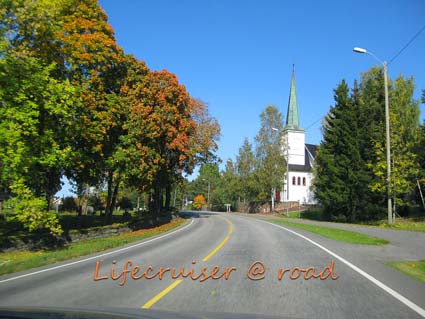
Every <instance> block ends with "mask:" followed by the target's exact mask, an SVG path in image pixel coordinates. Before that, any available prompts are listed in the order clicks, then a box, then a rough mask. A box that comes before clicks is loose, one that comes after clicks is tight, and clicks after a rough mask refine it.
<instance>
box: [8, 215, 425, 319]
mask: <svg viewBox="0 0 425 319" xmlns="http://www.w3.org/2000/svg"><path fill="white" fill-rule="evenodd" d="M190 217H191V218H188V220H187V223H186V224H185V225H184V226H183V227H182V228H180V229H179V230H177V231H172V232H169V233H167V234H165V235H161V236H158V237H157V238H154V239H149V240H146V241H144V242H142V243H141V244H140V243H139V244H137V245H135V243H133V244H131V245H128V246H125V247H124V248H120V249H118V250H117V249H115V250H110V251H108V252H107V253H106V254H105V253H99V254H96V255H91V256H86V257H83V258H80V259H75V260H72V261H71V262H70V261H68V262H63V263H58V264H55V265H50V266H47V267H42V268H38V269H33V270H30V271H26V272H21V273H16V274H11V275H7V276H2V277H0V306H66V307H68V306H69V307H80V306H90V307H97V306H99V307H132V308H141V307H144V308H150V309H157V310H170V311H179V312H192V311H195V312H204V311H207V312H229V313H235V312H236V313H250V314H260V315H265V314H268V315H280V316H285V317H294V318H422V317H423V316H424V317H425V310H424V309H425V285H424V284H422V283H419V282H417V281H415V280H413V279H410V278H409V277H407V276H405V275H402V274H400V273H399V272H397V271H396V270H393V269H391V268H390V267H387V266H385V265H384V264H383V263H382V260H377V259H374V258H373V256H374V253H373V251H374V249H376V252H380V253H381V254H382V250H384V251H385V249H387V248H385V247H366V246H359V245H352V244H345V243H339V242H335V241H332V240H328V239H326V238H323V237H320V236H318V235H315V234H311V233H308V232H305V231H301V230H296V229H293V230H291V229H290V228H289V227H285V228H282V227H278V226H276V225H273V224H270V223H269V222H267V221H264V220H258V219H253V218H249V217H245V216H241V215H232V214H216V213H199V214H196V213H193V214H190ZM302 236H304V237H302ZM128 261H132V267H130V265H129V263H127V262H128ZM256 261H260V262H261V263H262V264H264V266H265V273H264V274H261V271H259V274H257V275H255V274H254V273H253V271H252V270H253V268H251V272H250V276H248V274H247V272H248V270H249V269H250V266H251V265H252V264H253V263H255V262H256ZM332 262H333V263H334V265H333V268H332V269H331V264H332ZM70 263H71V264H70ZM96 263H98V265H99V267H98V272H97V278H98V279H100V278H102V277H106V278H107V279H102V280H97V281H95V280H94V275H95V270H96ZM126 263H127V268H128V269H130V270H129V272H127V273H126V281H125V283H124V282H123V276H121V277H120V278H119V279H117V280H112V279H111V269H112V268H113V269H114V272H115V276H119V275H120V274H121V273H122V271H123V267H124V265H125V264H126ZM136 265H137V266H138V267H140V270H139V272H137V273H136V272H135V270H133V274H134V276H140V275H141V274H143V273H144V271H145V269H146V268H147V267H148V266H149V265H151V266H152V268H153V271H151V272H147V274H148V275H149V274H150V275H154V274H155V273H156V272H157V271H158V269H159V268H160V267H164V268H165V267H169V268H176V272H175V274H178V273H179V271H180V268H181V267H185V272H189V270H190V269H193V277H194V278H195V276H197V275H199V274H200V273H201V269H202V268H203V267H206V272H205V275H204V276H203V275H202V274H201V275H200V276H199V278H198V279H197V280H194V279H192V278H190V276H189V277H187V278H181V277H180V278H177V279H172V278H171V274H170V272H165V273H164V274H163V278H162V280H160V279H159V278H158V276H156V277H155V278H152V279H146V278H140V279H132V278H131V269H132V268H134V266H136ZM216 265H217V266H218V267H219V268H220V269H219V271H218V272H217V273H216V274H215V276H216V277H219V275H222V277H221V278H219V279H212V278H210V277H209V278H206V277H207V276H208V275H209V274H210V272H211V270H212V269H213V267H214V266H216ZM52 267H55V268H54V269H52ZM226 267H228V270H227V275H228V279H227V280H226V279H225V276H224V275H225V274H226V273H225V268H226ZM232 267H234V268H235V270H230V268H232ZM294 267H298V268H296V269H294ZM311 267H314V268H315V269H314V272H315V274H316V276H319V273H321V276H322V279H320V278H314V277H312V276H311V275H312V273H313V269H312V268H311ZM286 268H287V269H289V271H286V272H285V273H284V274H283V277H282V278H281V280H279V279H278V273H279V269H286ZM308 268H310V270H309V272H307V273H305V272H304V273H301V272H300V271H299V269H308ZM297 269H298V270H297ZM260 270H261V268H260ZM330 270H331V271H330ZM291 271H292V276H293V277H294V278H295V277H297V275H300V278H298V279H290V275H291ZM304 276H307V277H308V278H311V279H309V280H306V279H305V278H304ZM332 276H333V277H338V278H337V279H332V278H331V277H332ZM259 277H263V279H261V280H254V279H258V278H259ZM195 279H196V278H195ZM201 279H205V280H204V281H203V282H200V281H201ZM120 283H121V284H122V285H120Z"/></svg>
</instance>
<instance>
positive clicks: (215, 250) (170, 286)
mask: <svg viewBox="0 0 425 319" xmlns="http://www.w3.org/2000/svg"><path fill="white" fill-rule="evenodd" d="M223 218H224V220H225V221H226V222H227V223H228V224H229V234H228V235H227V236H226V237H225V238H224V239H223V241H222V242H221V243H220V244H219V245H218V246H217V247H215V248H214V250H213V251H212V252H210V253H209V254H208V255H207V256H206V257H205V258H204V259H203V260H202V261H207V260H208V259H210V258H211V257H212V256H214V255H215V254H216V253H217V251H219V250H220V249H221V248H222V247H223V246H224V244H226V243H227V241H228V240H229V238H230V235H231V234H232V233H233V224H232V222H231V221H230V220H228V219H227V218H225V217H223ZM182 281H183V280H182V279H179V280H176V281H174V282H173V283H172V284H171V285H169V286H168V287H167V288H165V289H164V290H163V291H161V292H160V293H159V294H157V295H156V296H155V297H153V298H152V299H151V300H149V301H148V302H147V303H145V304H144V305H143V306H142V309H149V308H150V307H152V306H153V305H154V304H155V303H157V302H158V301H159V300H160V299H161V298H162V297H164V296H165V295H166V294H168V293H169V292H170V291H171V290H173V289H174V288H176V287H177V286H178V285H179V284H180V283H182Z"/></svg>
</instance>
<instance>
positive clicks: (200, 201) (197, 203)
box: [193, 194, 207, 210]
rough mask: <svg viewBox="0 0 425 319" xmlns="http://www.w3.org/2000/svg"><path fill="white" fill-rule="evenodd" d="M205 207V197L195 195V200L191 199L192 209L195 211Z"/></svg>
mask: <svg viewBox="0 0 425 319" xmlns="http://www.w3.org/2000/svg"><path fill="white" fill-rule="evenodd" d="M206 205H207V201H206V200H205V197H204V196H203V195H202V194H200V195H196V196H195V198H194V199H193V208H194V209H196V210H201V209H202V207H204V206H206Z"/></svg>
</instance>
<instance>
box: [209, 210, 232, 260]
mask: <svg viewBox="0 0 425 319" xmlns="http://www.w3.org/2000/svg"><path fill="white" fill-rule="evenodd" d="M223 218H224V220H225V221H226V222H227V223H228V224H229V234H228V235H227V236H226V237H225V238H224V239H223V241H222V242H221V243H220V244H219V245H218V246H217V247H215V248H214V249H213V251H212V252H210V253H209V254H208V255H207V256H206V257H205V258H204V259H202V261H207V260H208V259H210V258H211V257H212V256H214V255H215V253H216V252H218V251H219V250H220V249H221V247H223V246H224V244H226V242H227V241H228V240H229V237H230V235H231V234H232V233H233V224H232V222H231V221H230V220H228V219H227V218H225V217H223Z"/></svg>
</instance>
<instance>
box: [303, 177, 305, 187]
mask: <svg viewBox="0 0 425 319" xmlns="http://www.w3.org/2000/svg"><path fill="white" fill-rule="evenodd" d="M305 183H306V180H305V177H303V186H305Z"/></svg>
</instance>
